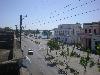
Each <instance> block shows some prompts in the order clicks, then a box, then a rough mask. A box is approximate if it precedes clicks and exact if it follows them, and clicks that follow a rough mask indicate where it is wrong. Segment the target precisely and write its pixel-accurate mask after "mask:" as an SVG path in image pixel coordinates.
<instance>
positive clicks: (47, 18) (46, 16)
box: [0, 0, 100, 30]
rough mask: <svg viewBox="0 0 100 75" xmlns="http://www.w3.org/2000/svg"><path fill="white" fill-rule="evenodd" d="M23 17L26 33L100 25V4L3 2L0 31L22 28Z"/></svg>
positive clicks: (94, 0)
mask: <svg viewBox="0 0 100 75" xmlns="http://www.w3.org/2000/svg"><path fill="white" fill-rule="evenodd" d="M86 12H87V13H86ZM21 14H22V15H23V16H25V15H26V14H27V18H25V19H24V20H23V26H24V27H25V29H41V30H44V29H53V28H56V27H57V26H58V25H59V24H65V23H66V24H67V23H76V22H79V23H81V24H82V23H86V22H92V21H100V0H0V27H5V26H6V27H7V26H9V27H12V28H15V25H18V26H19V15H21Z"/></svg>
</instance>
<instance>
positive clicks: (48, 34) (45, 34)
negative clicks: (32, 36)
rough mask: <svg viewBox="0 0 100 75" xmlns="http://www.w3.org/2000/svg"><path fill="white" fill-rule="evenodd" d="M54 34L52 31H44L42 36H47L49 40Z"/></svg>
mask: <svg viewBox="0 0 100 75" xmlns="http://www.w3.org/2000/svg"><path fill="white" fill-rule="evenodd" d="M51 34H52V32H50V30H43V32H42V35H44V36H47V38H49V36H50V35H51Z"/></svg>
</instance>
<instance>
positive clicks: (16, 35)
mask: <svg viewBox="0 0 100 75" xmlns="http://www.w3.org/2000/svg"><path fill="white" fill-rule="evenodd" d="M15 27H16V31H15V33H16V37H18V27H17V25H15Z"/></svg>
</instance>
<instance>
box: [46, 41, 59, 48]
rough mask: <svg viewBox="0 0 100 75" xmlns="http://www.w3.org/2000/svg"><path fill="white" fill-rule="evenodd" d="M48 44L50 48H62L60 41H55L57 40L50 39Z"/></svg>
mask: <svg viewBox="0 0 100 75" xmlns="http://www.w3.org/2000/svg"><path fill="white" fill-rule="evenodd" d="M47 45H48V47H49V48H50V50H58V49H60V46H59V43H58V41H55V40H49V41H48V42H47Z"/></svg>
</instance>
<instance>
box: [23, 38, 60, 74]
mask: <svg viewBox="0 0 100 75" xmlns="http://www.w3.org/2000/svg"><path fill="white" fill-rule="evenodd" d="M31 39H32V38H24V37H23V38H22V40H23V41H22V49H23V52H24V55H25V56H27V57H28V58H29V60H30V63H27V65H28V69H29V71H30V72H31V73H32V75H58V73H57V69H56V67H49V66H47V63H46V61H45V60H44V56H43V54H42V53H41V49H44V48H46V45H44V43H43V42H42V43H41V44H35V43H33V41H32V40H31ZM28 49H33V55H28ZM31 73H30V74H31Z"/></svg>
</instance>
